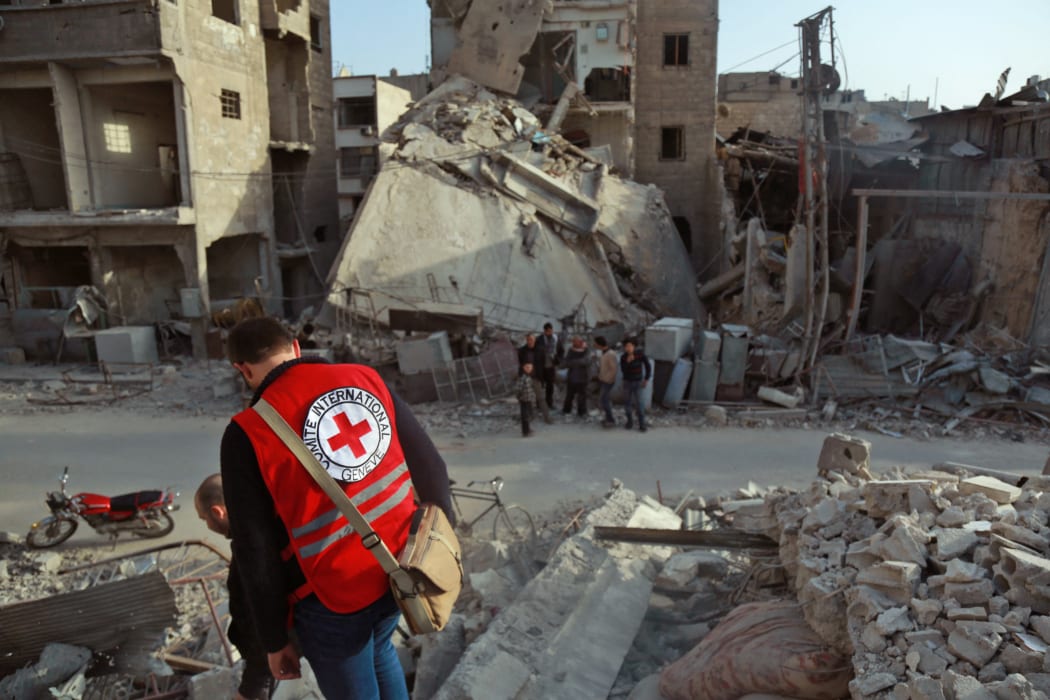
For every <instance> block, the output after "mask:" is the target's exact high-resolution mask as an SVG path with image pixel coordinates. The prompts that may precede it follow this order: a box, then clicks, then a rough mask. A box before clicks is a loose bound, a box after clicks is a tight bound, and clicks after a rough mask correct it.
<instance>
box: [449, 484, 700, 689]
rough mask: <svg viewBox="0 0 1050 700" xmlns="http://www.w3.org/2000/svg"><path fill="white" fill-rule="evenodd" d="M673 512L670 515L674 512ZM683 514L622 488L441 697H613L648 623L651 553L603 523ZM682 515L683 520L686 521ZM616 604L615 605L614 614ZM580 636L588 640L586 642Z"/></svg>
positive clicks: (472, 650) (503, 617)
mask: <svg viewBox="0 0 1050 700" xmlns="http://www.w3.org/2000/svg"><path fill="white" fill-rule="evenodd" d="M668 514H670V515H668ZM638 517H640V518H641V519H642V520H645V521H652V519H653V518H654V517H658V518H660V519H665V518H671V517H676V516H674V515H673V513H672V512H671V511H670V509H666V508H664V509H662V510H661V508H660V507H655V508H654V506H653V504H652V503H644V502H643V503H639V501H638V499H637V497H636V496H635V495H634V493H632V492H631V491H628V490H626V489H622V488H621V489H617V490H615V491H613V493H612V494H611V495H610V496H609V498H608V500H607V502H606V504H605V505H604V506H603V507H601V508H599V509H598V510H596V511H594V512H592V513H590V514H589V515H588V516H587V518H586V521H585V527H584V530H583V531H581V532H580V533H579V534H577V535H575V536H573V537H571V538H569V539H568V540H566V541H564V542H563V543H562V544H561V545H560V546H559V547H558V549H557V551H556V552H555V553H554V554H553V556H552V557H551V560H550V561H549V562H548V564H547V566H546V567H545V568H544V569H543V571H541V572H540V573H539V575H537V576H536V577H535V578H533V579H532V580H531V581H529V582H528V584H526V586H525V588H524V589H523V590H522V591H521V593H520V594H519V595H518V597H517V599H516V600H515V601H514V603H513V604H512V605H511V606H510V607H508V608H506V609H505V610H503V611H502V613H501V614H500V615H499V616H498V617H497V618H496V619H495V620H493V622H492V624H491V625H490V626H489V628H488V630H487V631H486V632H485V633H484V634H483V635H481V637H479V638H478V639H477V640H475V641H474V643H473V644H471V645H470V646H469V647H468V648H467V650H466V652H465V653H464V654H463V656H462V658H461V659H460V661H459V663H458V664H457V665H456V667H455V669H454V670H453V671H452V672H451V674H450V675H449V676H448V679H447V680H446V682H445V683H444V685H442V687H441V689H440V690H439V691H438V692H437V694H436V695H435V697H436V698H439V699H442V698H449V699H451V698H457V699H458V698H486V699H493V700H496V699H498V698H582V697H606V696H608V694H609V691H610V689H611V688H612V686H613V684H614V682H615V680H616V677H617V674H618V672H619V670H620V666H621V664H622V663H623V659H624V656H625V655H626V653H627V651H628V650H629V649H630V647H631V644H632V642H633V640H634V637H635V635H636V633H637V631H638V627H639V625H640V624H641V622H642V618H643V616H644V615H645V612H646V610H647V608H648V607H649V599H650V594H651V591H652V581H653V579H654V578H655V576H656V570H657V569H656V566H654V562H653V561H652V559H651V557H652V556H653V554H652V550H651V549H648V548H641V547H638V546H632V545H625V544H615V545H612V546H609V547H606V546H601V545H599V544H597V543H596V541H595V540H594V539H593V537H592V536H591V535H590V532H591V529H592V528H593V527H594V526H595V525H613V526H623V525H626V524H628V523H629V522H631V521H632V519H635V518H638ZM680 522H681V521H680V520H678V523H679V524H680ZM609 610H616V611H617V613H616V615H615V616H612V615H609V614H608V611H609ZM580 639H587V640H589V641H588V643H587V644H580V642H579V640H580Z"/></svg>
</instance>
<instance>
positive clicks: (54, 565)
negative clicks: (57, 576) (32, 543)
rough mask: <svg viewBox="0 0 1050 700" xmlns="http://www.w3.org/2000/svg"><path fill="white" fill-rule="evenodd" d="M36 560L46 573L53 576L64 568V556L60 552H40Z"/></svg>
mask: <svg viewBox="0 0 1050 700" xmlns="http://www.w3.org/2000/svg"><path fill="white" fill-rule="evenodd" d="M34 558H35V559H36V564H37V566H39V567H40V570H41V571H43V572H44V573H48V574H53V573H55V572H56V571H58V570H59V569H61V568H62V555H61V554H59V553H58V552H40V553H38V554H37V555H36V556H35V557H34Z"/></svg>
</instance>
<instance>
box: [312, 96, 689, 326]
mask: <svg viewBox="0 0 1050 700" xmlns="http://www.w3.org/2000/svg"><path fill="white" fill-rule="evenodd" d="M384 141H385V143H384V145H383V147H382V150H383V160H384V163H383V166H382V168H381V170H380V172H379V174H378V175H377V176H376V178H375V180H374V181H373V183H372V185H371V187H370V189H369V192H368V194H367V196H366V198H365V201H364V202H363V203H362V206H361V210H360V212H359V214H358V216H357V218H356V219H355V221H354V224H353V226H352V227H351V229H350V232H349V235H348V236H347V239H346V242H345V243H344V245H343V248H342V250H341V251H340V253H339V256H338V257H337V260H336V263H335V265H334V266H333V268H332V272H331V274H330V276H329V279H328V285H329V297H328V300H327V303H326V305H325V308H324V309H322V311H321V313H320V315H319V319H318V320H319V321H321V322H322V323H323V324H325V325H329V326H332V327H334V326H335V325H336V324H335V316H336V315H337V312H339V311H349V309H346V308H345V305H346V304H347V303H348V302H347V298H348V295H347V294H346V291H347V290H349V289H354V290H360V291H364V292H368V293H369V294H370V295H371V296H372V298H373V301H374V304H375V307H376V308H377V309H380V312H379V316H380V318H379V319H378V320H379V321H380V322H385V321H386V319H385V318H384V317H383V316H384V315H385V311H383V309H388V308H395V309H396V308H411V307H412V305H413V304H416V303H419V302H434V301H438V302H451V303H454V304H457V303H458V304H463V305H466V306H472V307H475V308H477V307H479V306H480V307H482V308H483V309H484V313H485V320H486V323H487V324H491V325H493V326H497V327H503V328H507V329H511V330H526V329H535V328H538V327H539V325H540V324H541V323H542V322H543V321H545V320H548V319H555V318H562V317H564V316H566V315H567V314H571V313H573V312H574V310H575V311H576V313H577V314H580V313H581V312H582V315H583V318H584V319H585V321H586V323H587V324H589V325H597V324H598V323H600V322H601V321H606V320H617V321H622V322H624V323H627V324H628V325H635V326H637V325H642V324H643V323H644V322H645V320H646V315H648V314H652V315H658V316H659V315H672V316H678V317H687V318H697V317H698V316H699V315H700V313H701V309H700V304H699V302H698V300H697V299H696V294H695V279H694V275H693V271H692V268H691V266H690V263H689V257H688V254H687V252H686V250H685V246H684V245H683V243H682V241H681V239H680V238H679V236H678V233H677V231H676V229H675V226H674V223H673V221H672V219H671V215H670V212H669V210H668V208H667V205H666V203H665V202H664V199H663V195H662V193H661V192H660V190H658V189H657V188H655V187H652V186H645V185H640V184H637V183H635V182H631V181H629V180H625V179H623V178H620V177H619V176H617V175H615V174H613V173H612V172H610V171H609V169H608V166H607V165H605V164H603V163H601V162H599V161H597V160H595V159H593V158H591V157H590V156H588V155H587V154H586V153H585V152H583V151H581V150H580V149H578V148H576V147H575V146H573V145H571V144H570V143H568V142H567V141H565V140H564V139H562V138H561V137H559V136H557V135H552V134H546V133H544V132H543V131H542V130H541V128H540V123H539V120H538V119H537V118H536V117H535V116H534V115H533V114H532V113H530V112H529V111H528V110H526V109H524V107H522V106H521V104H520V103H518V102H516V101H515V100H513V99H509V98H505V97H499V96H497V95H496V94H495V93H493V92H490V91H488V90H487V89H485V88H483V87H481V86H479V85H477V84H475V83H473V82H471V81H469V80H467V79H465V78H462V77H459V76H453V77H450V78H449V79H448V80H446V81H445V82H444V83H443V84H442V85H441V86H439V87H438V88H437V89H435V90H434V91H433V92H431V93H430V94H429V95H427V96H426V97H425V98H424V99H422V100H420V101H419V102H418V103H417V104H416V105H415V106H414V107H413V108H412V109H411V110H410V111H409V112H407V113H406V114H405V115H404V116H403V117H402V119H401V120H400V121H399V122H398V123H397V124H395V125H394V126H392V127H390V128H389V129H388V130H387V132H386V133H385V134H384ZM424 250H425V251H426V253H425V254H421V253H420V252H421V251H424Z"/></svg>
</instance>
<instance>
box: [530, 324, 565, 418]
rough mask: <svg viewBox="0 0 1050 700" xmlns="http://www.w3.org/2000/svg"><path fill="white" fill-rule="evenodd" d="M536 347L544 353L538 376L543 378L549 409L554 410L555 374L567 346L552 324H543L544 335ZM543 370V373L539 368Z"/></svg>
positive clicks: (537, 341) (537, 370)
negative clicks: (563, 343)
mask: <svg viewBox="0 0 1050 700" xmlns="http://www.w3.org/2000/svg"><path fill="white" fill-rule="evenodd" d="M536 347H538V348H539V349H540V350H541V352H542V353H543V362H542V363H540V364H538V365H536V374H537V375H539V376H541V377H542V378H543V387H544V389H545V390H546V392H545V393H546V399H547V408H554V372H555V369H556V368H557V367H558V365H560V364H561V360H562V357H564V355H565V346H563V345H562V342H561V338H560V337H559V336H558V334H557V333H555V332H554V326H552V325H551V324H550V323H544V324H543V335H541V336H540V337H539V338H537V339H536ZM541 367H542V368H543V369H542V371H541V370H540V369H539V368H541Z"/></svg>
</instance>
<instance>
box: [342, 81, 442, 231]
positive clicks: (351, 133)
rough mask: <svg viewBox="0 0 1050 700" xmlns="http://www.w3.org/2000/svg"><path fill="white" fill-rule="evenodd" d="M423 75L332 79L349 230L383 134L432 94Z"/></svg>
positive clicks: (373, 171)
mask: <svg viewBox="0 0 1050 700" xmlns="http://www.w3.org/2000/svg"><path fill="white" fill-rule="evenodd" d="M429 86H430V78H429V76H428V75H426V74H425V73H417V74H413V75H397V72H396V71H393V72H392V74H391V75H389V76H377V75H351V74H350V73H349V71H346V69H345V68H344V69H343V71H341V72H340V74H339V75H337V76H336V77H334V78H332V94H333V98H334V100H335V106H336V121H335V147H336V149H337V152H338V154H339V155H338V162H339V172H338V183H339V185H338V189H339V225H340V228H341V229H342V230H344V231H345V230H346V229H347V228H348V227H349V225H350V222H351V221H352V220H353V218H354V213H355V212H356V211H357V209H358V207H360V206H361V201H362V200H363V199H364V196H365V192H366V191H367V190H368V186H369V185H370V184H371V183H372V178H373V177H375V174H376V173H377V172H378V171H379V165H380V162H381V161H380V150H379V144H380V141H381V139H380V137H379V136H380V134H382V133H383V131H384V130H385V129H386V128H387V127H389V126H390V125H391V124H393V123H394V122H396V121H397V119H398V117H400V116H401V115H402V114H403V113H404V112H405V110H407V109H408V106H409V104H410V103H411V102H412V101H414V100H418V99H420V98H422V97H423V96H424V95H426V94H427V92H428V91H429Z"/></svg>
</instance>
